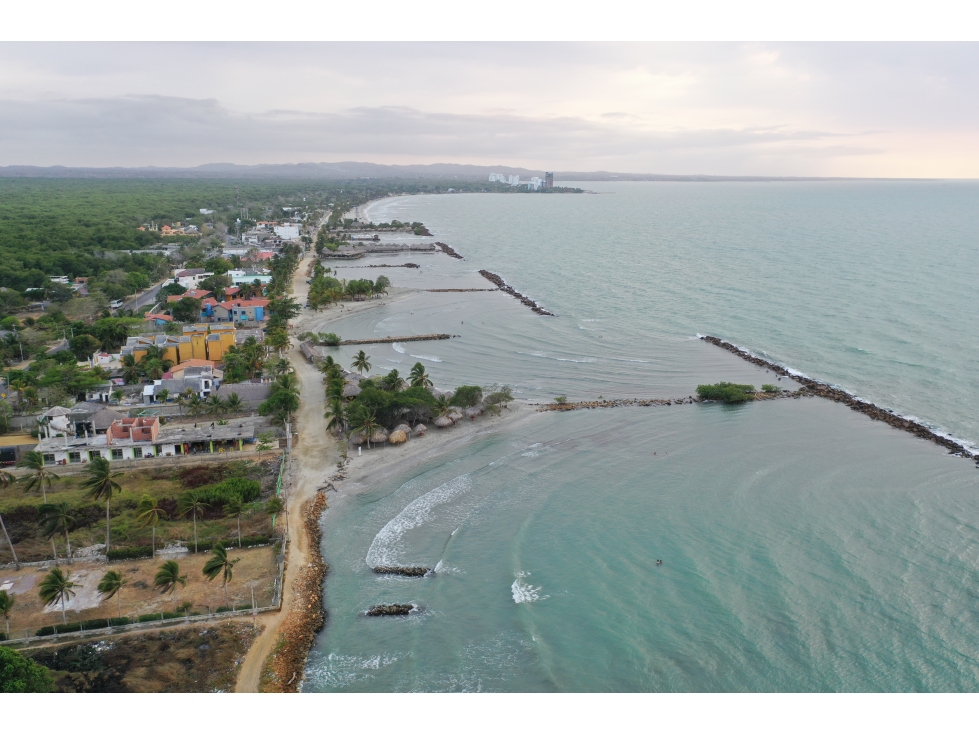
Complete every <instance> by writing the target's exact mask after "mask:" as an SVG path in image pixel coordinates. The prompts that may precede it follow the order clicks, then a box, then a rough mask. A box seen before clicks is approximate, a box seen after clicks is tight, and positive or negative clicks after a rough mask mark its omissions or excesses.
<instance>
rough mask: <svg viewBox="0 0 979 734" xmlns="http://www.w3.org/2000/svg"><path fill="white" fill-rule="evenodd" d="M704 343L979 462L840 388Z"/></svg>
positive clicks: (913, 423)
mask: <svg viewBox="0 0 979 734" xmlns="http://www.w3.org/2000/svg"><path fill="white" fill-rule="evenodd" d="M700 338H701V339H703V340H704V341H705V342H708V343H710V344H713V345H714V346H717V347H720V348H721V349H726V350H727V351H729V352H731V353H732V354H735V355H737V356H738V357H741V359H743V360H745V361H747V362H751V363H752V364H754V365H757V366H759V367H764V368H765V369H769V370H771V371H772V372H774V373H775V374H778V375H782V376H785V377H790V378H791V379H793V380H795V381H796V382H798V383H800V384H801V385H802V388H801V389H800V392H803V393H804V394H807V395H814V396H816V397H820V398H826V399H827V400H832V401H833V402H835V403H843V404H844V405H846V406H848V407H849V408H850V410H855V411H857V412H858V413H863V414H864V415H866V416H867V417H869V418H871V419H873V420H877V421H883V422H884V423H887V424H888V425H890V426H893V427H894V428H898V429H900V430H902V431H907V432H908V433H911V434H913V435H915V436H917V437H918V438H923V439H925V440H927V441H932V442H934V443H937V444H938V445H939V446H941V447H943V448H946V449H948V450H949V451H950V452H951V453H953V454H955V455H958V456H965V457H968V458H974V459H976V462H977V463H979V457H977V456H976V455H974V454H973V452H972V451H971V450H970V449H968V448H967V447H966V446H964V445H963V444H961V443H959V442H958V441H954V440H952V439H951V438H948V437H947V436H942V435H940V434H938V433H936V432H935V431H933V430H931V429H930V428H928V427H927V426H924V425H922V424H921V423H918V422H917V421H913V420H910V419H909V418H903V417H901V416H899V415H897V414H896V413H894V412H892V411H890V410H888V409H886V408H881V407H880V406H879V405H875V404H874V403H870V402H867V401H866V400H860V399H859V398H856V397H854V396H853V395H851V394H850V393H848V392H846V391H845V390H840V389H839V388H836V387H833V386H831V385H828V384H826V383H825V382H821V381H819V380H813V379H811V378H809V377H801V376H800V375H794V374H792V373H791V372H789V371H788V370H787V369H786V368H785V367H782V366H781V365H778V364H775V363H774V362H769V361H768V360H767V359H762V358H761V357H756V356H755V355H753V354H751V353H750V352H748V351H747V350H745V349H742V348H741V347H737V346H735V345H734V344H731V343H730V342H726V341H724V340H723V339H718V338H717V337H716V336H702V337H700Z"/></svg>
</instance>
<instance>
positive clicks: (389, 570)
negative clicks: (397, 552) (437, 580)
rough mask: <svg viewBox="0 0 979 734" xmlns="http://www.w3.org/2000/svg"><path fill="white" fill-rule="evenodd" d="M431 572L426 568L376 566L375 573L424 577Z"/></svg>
mask: <svg viewBox="0 0 979 734" xmlns="http://www.w3.org/2000/svg"><path fill="white" fill-rule="evenodd" d="M431 570H432V569H430V568H426V567H425V566H374V573H379V574H391V575H395V576H424V575H425V574H426V573H428V572H429V571H431Z"/></svg>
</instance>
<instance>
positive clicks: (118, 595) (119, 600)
mask: <svg viewBox="0 0 979 734" xmlns="http://www.w3.org/2000/svg"><path fill="white" fill-rule="evenodd" d="M116 604H117V605H118V609H119V614H118V615H117V616H119V617H121V616H122V589H120V590H119V591H117V592H116Z"/></svg>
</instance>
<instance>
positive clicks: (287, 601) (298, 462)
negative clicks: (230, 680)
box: [235, 257, 337, 693]
mask: <svg viewBox="0 0 979 734" xmlns="http://www.w3.org/2000/svg"><path fill="white" fill-rule="evenodd" d="M308 264H309V257H307V258H304V259H303V260H302V262H300V263H299V267H298V268H296V275H295V277H294V278H293V281H292V285H293V293H292V295H293V297H294V298H295V299H296V300H297V301H298V302H299V303H300V304H301V303H303V302H305V300H306V292H307V289H308V286H307V285H306V267H307V266H308ZM307 313H308V312H307ZM305 321H306V318H305V314H304V316H302V317H299V318H297V319H296V320H295V322H294V328H293V329H292V330H291V331H292V334H294V335H295V334H297V333H301V332H302V331H305V328H303V324H304V322H305ZM293 342H294V346H293V349H292V350H291V351H290V352H289V355H288V356H289V359H290V361H291V362H292V364H293V366H294V367H295V369H296V376H297V377H298V378H299V381H300V383H301V397H300V403H299V412H298V413H297V414H296V421H297V427H298V432H299V437H298V439H297V441H296V443H295V445H294V446H293V453H292V462H293V467H294V470H293V474H292V476H293V486H292V487H291V488H289V489H288V490H287V500H286V501H287V511H288V516H289V517H288V527H289V551H288V555H287V556H286V573H285V579H284V582H283V585H282V593H283V596H282V609H281V610H280V611H279V612H278V613H277V614H274V615H266V616H264V617H263V618H262V622H263V623H264V628H263V629H262V632H261V633H260V634H259V636H258V638H256V640H255V642H254V643H253V644H252V646H251V648H250V649H249V650H248V654H247V655H246V656H245V660H244V661H243V662H242V664H241V671H240V672H239V673H238V683H237V685H236V687H235V691H236V692H239V693H254V692H257V691H258V686H259V682H260V681H261V677H262V668H263V666H264V665H265V660H266V659H267V658H268V656H269V654H270V653H271V652H272V649H273V647H274V645H275V643H276V642H277V641H278V636H279V635H278V632H279V627H280V626H281V624H282V621H283V620H284V619H285V617H286V614H288V612H289V608H290V606H291V604H292V598H293V584H294V583H295V580H296V576H297V574H298V573H299V571H300V570H301V569H302V568H303V567H304V566H305V565H306V564H307V563H308V558H309V556H308V552H309V547H308V543H307V538H306V534H305V533H304V532H303V522H302V514H301V511H302V506H303V503H304V502H305V501H306V500H307V499H309V498H311V497H313V496H314V495H315V494H316V488H317V487H320V486H322V484H323V480H324V479H325V478H326V477H327V476H328V474H329V471H330V467H331V465H333V464H335V462H336V460H337V445H336V440H334V439H333V438H332V437H330V436H329V435H328V434H327V432H326V419H325V418H324V417H323V412H324V391H323V387H322V376H321V375H320V373H319V371H318V370H317V369H316V368H315V367H314V366H313V365H311V364H310V363H309V362H307V361H306V359H305V358H304V357H303V356H302V354H301V353H300V352H299V350H298V348H297V346H298V340H296V339H293Z"/></svg>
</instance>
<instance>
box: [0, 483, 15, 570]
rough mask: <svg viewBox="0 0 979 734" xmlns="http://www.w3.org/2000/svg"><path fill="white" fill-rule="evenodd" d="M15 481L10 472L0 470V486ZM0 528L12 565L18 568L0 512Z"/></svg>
mask: <svg viewBox="0 0 979 734" xmlns="http://www.w3.org/2000/svg"><path fill="white" fill-rule="evenodd" d="M13 481H15V480H14V475H13V474H11V473H10V472H6V471H0V488H2V489H6V488H7V487H9V486H10V483H11V482H13ZM0 529H3V537H5V538H6V539H7V545H9V546H10V554H11V555H12V556H13V557H14V566H15V567H16V568H17V570H18V571H19V570H20V561H18V560H17V551H15V550H14V544H13V543H12V542H10V534H9V533H8V532H7V526H6V525H4V523H3V515H2V514H0Z"/></svg>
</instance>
